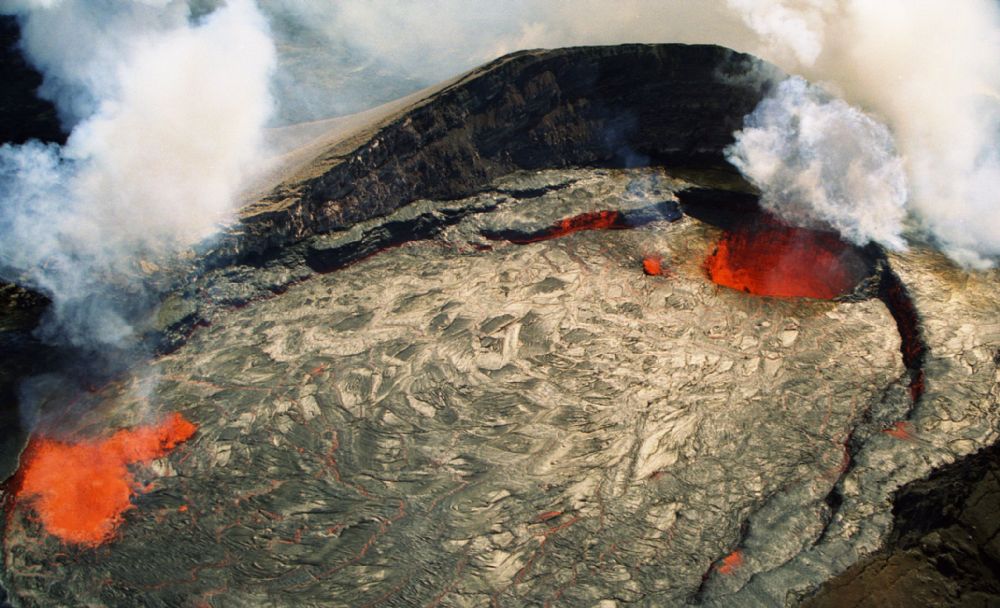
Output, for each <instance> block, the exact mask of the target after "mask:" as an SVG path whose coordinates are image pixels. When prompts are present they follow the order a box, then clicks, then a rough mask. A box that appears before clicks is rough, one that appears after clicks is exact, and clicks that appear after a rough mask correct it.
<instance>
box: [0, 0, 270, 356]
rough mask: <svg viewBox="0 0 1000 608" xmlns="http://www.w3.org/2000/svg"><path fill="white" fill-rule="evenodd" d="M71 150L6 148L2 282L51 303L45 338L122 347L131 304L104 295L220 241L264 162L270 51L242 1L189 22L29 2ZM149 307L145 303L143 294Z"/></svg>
mask: <svg viewBox="0 0 1000 608" xmlns="http://www.w3.org/2000/svg"><path fill="white" fill-rule="evenodd" d="M3 10H4V11H8V12H9V11H11V10H13V12H16V14H18V15H19V16H20V18H21V20H22V24H23V32H24V36H25V39H24V46H25V48H26V50H27V54H28V56H29V57H30V59H31V60H32V61H33V62H34V63H35V65H38V66H40V67H41V68H43V70H44V72H45V81H44V85H43V87H42V89H41V92H42V94H43V95H45V96H48V97H49V98H51V99H52V100H53V101H55V102H56V104H57V107H58V108H59V110H60V113H61V116H62V118H63V120H64V123H65V124H66V125H68V126H71V127H72V133H71V135H70V137H69V140H68V142H67V144H66V145H65V147H62V148H60V147H59V146H56V145H42V144H38V143H37V142H36V143H29V144H26V145H24V146H16V147H15V146H9V145H7V146H3V147H0V196H2V199H3V206H2V208H0V272H2V274H3V276H4V278H6V279H8V280H14V281H16V282H19V283H21V284H27V285H29V286H32V287H35V288H37V289H40V290H41V291H43V292H45V293H46V294H48V295H49V296H50V297H51V298H52V301H53V305H52V311H51V312H52V314H51V319H50V320H51V323H50V324H49V326H48V327H47V328H46V330H47V332H48V334H49V335H50V336H51V337H52V338H53V339H56V340H63V341H68V342H70V343H73V344H76V345H80V346H88V345H90V346H92V345H95V344H105V345H116V346H123V345H125V344H126V343H127V342H128V340H129V338H130V336H131V335H132V333H133V328H132V326H131V324H130V322H129V320H128V319H126V318H125V317H126V316H127V314H126V309H127V308H128V307H129V306H131V305H134V302H126V303H122V302H121V301H120V300H121V297H120V295H119V296H118V300H116V299H115V298H113V297H112V296H110V295H109V293H110V292H111V291H114V290H115V289H113V288H123V287H125V288H126V291H127V290H128V289H127V288H128V287H129V283H132V286H131V287H132V288H133V290H134V288H135V285H134V283H135V281H130V280H129V278H128V277H134V276H136V274H137V273H136V268H137V265H138V264H139V263H140V262H141V261H144V260H146V259H150V258H156V257H159V256H163V255H168V254H170V253H171V252H175V251H177V250H179V249H180V248H183V247H185V246H188V245H190V244H192V243H195V242H197V241H199V240H201V239H203V238H205V237H206V236H208V235H210V234H211V233H212V232H213V231H214V230H215V227H216V224H217V222H219V221H221V220H224V219H225V218H226V217H227V215H228V213H229V212H230V210H231V205H232V203H233V200H234V199H235V195H236V193H237V192H238V189H239V188H240V187H241V184H242V182H243V180H244V178H245V177H246V176H247V174H248V172H250V171H251V170H252V169H253V167H254V164H255V163H256V162H258V159H259V154H260V150H261V141H262V139H261V136H262V129H263V127H264V125H265V123H266V122H267V120H268V117H269V116H270V113H271V105H272V104H271V99H270V94H269V88H268V87H269V75H270V72H271V69H272V66H273V64H274V61H275V52H274V48H273V44H272V42H271V39H270V35H269V31H268V26H267V23H266V21H265V19H264V18H263V17H262V15H261V14H260V13H259V12H258V10H257V8H256V7H255V5H254V4H253V3H252V2H250V1H249V0H233V1H232V2H229V3H228V4H227V5H226V6H225V7H223V8H221V9H219V10H217V11H215V12H213V13H212V14H211V15H208V16H206V17H205V18H204V19H203V20H202V21H201V22H197V23H193V22H191V21H190V20H189V18H188V9H187V5H186V4H185V3H183V2H165V1H159V2H154V1H148V2H131V3H123V2H118V1H111V0H61V1H60V0H46V1H41V0H32V1H28V2H24V1H21V2H19V3H17V4H15V5H14V6H13V7H8V6H6V5H5V6H4V7H3ZM140 295H141V294H140Z"/></svg>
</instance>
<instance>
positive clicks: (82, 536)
mask: <svg viewBox="0 0 1000 608" xmlns="http://www.w3.org/2000/svg"><path fill="white" fill-rule="evenodd" d="M195 430H197V427H196V426H195V425H194V424H192V423H191V422H188V421H187V420H186V419H185V418H184V417H183V416H181V415H180V414H173V415H171V416H170V417H168V418H166V419H165V420H163V421H162V422H160V423H159V424H156V425H153V426H143V427H137V428H134V429H123V430H120V431H118V432H116V433H115V434H114V435H112V436H111V437H109V438H107V439H95V440H84V441H80V442H77V443H67V442H63V441H57V440H55V439H49V438H46V437H35V438H32V440H31V442H30V443H29V445H28V447H27V449H26V450H25V452H24V454H23V456H22V460H21V463H22V464H21V470H20V472H19V475H20V482H21V483H20V488H19V489H18V490H17V493H16V496H17V500H18V501H21V500H24V501H27V502H28V503H29V504H30V505H31V506H32V507H33V508H34V510H35V511H36V512H37V514H38V518H39V520H40V521H41V523H42V525H43V526H44V527H45V530H46V531H47V532H48V533H49V534H52V535H53V536H56V537H58V538H60V539H62V540H63V541H65V542H71V543H76V544H80V545H85V546H96V545H99V544H101V543H102V542H104V541H106V540H107V539H108V538H110V537H111V535H112V534H113V533H114V531H115V529H116V528H117V527H118V525H119V524H120V523H121V521H122V514H123V513H124V512H125V511H126V510H128V509H130V508H132V506H133V505H132V502H131V498H132V494H133V493H135V492H142V491H144V489H145V488H143V487H141V486H139V485H137V484H136V482H135V479H134V478H133V477H132V474H131V473H130V472H129V470H128V467H127V465H129V464H133V463H145V462H149V461H150V460H153V459H154V458H160V457H162V456H164V455H166V454H167V453H168V452H170V451H171V450H172V449H174V447H176V446H177V444H178V443H181V442H183V441H186V440H187V439H188V438H189V437H191V436H192V435H193V434H194V432H195Z"/></svg>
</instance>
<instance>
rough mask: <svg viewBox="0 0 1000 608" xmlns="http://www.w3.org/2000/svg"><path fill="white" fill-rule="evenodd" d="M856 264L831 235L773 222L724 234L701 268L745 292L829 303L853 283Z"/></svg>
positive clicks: (714, 278) (847, 248)
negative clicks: (829, 300) (826, 301)
mask: <svg viewBox="0 0 1000 608" xmlns="http://www.w3.org/2000/svg"><path fill="white" fill-rule="evenodd" d="M858 262H859V259H858V256H857V254H854V253H853V251H852V250H851V248H850V246H849V245H847V244H845V243H844V242H843V241H841V240H840V239H839V238H838V237H837V236H836V235H835V234H832V233H829V232H819V231H816V230H809V229H806V228H793V227H790V226H784V225H781V224H778V223H775V222H772V223H768V224H765V225H764V226H750V227H745V228H739V229H736V230H733V231H730V232H726V233H725V234H724V235H723V237H722V239H721V240H720V241H719V244H718V247H717V248H716V250H715V251H714V252H713V253H712V255H710V256H708V259H707V260H706V261H705V269H706V271H707V272H708V276H709V278H710V279H711V280H712V281H713V282H715V283H717V284H719V285H723V286H725V287H731V288H733V289H738V290H740V291H745V292H747V293H752V294H755V295H760V296H778V297H789V298H792V297H804V298H817V299H823V300H828V299H831V298H834V297H836V296H839V295H843V294H846V293H848V292H850V291H851V289H853V288H854V286H855V285H856V284H857V283H858V281H859V280H860V278H861V271H860V266H859V263H858Z"/></svg>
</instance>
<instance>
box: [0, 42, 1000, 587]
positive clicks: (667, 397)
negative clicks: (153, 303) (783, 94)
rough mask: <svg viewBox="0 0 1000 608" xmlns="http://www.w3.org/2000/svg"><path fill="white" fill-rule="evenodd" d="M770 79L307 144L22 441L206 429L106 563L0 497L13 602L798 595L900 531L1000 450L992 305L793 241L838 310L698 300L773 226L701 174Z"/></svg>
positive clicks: (12, 497)
mask: <svg viewBox="0 0 1000 608" xmlns="http://www.w3.org/2000/svg"><path fill="white" fill-rule="evenodd" d="M762 70H763V71H769V70H768V68H766V67H765V66H760V65H758V64H756V63H754V62H753V61H752V60H751V59H749V58H747V57H746V56H742V55H739V54H735V53H732V52H730V51H727V50H725V49H719V48H715V47H697V46H695V47H686V46H673V45H663V46H625V47H615V48H597V49H568V50H560V51H552V52H532V53H522V54H517V55H514V56H511V57H508V58H504V59H501V60H498V61H497V62H495V63H493V64H491V65H489V66H485V67H484V68H482V69H480V70H477V71H475V72H473V73H470V74H469V75H467V76H465V77H463V78H460V79H458V80H457V81H455V82H452V83H447V84H445V85H443V86H442V87H439V88H438V89H436V90H434V91H431V92H429V93H427V94H426V96H423V97H419V98H416V99H413V100H410V101H408V102H406V103H404V104H402V105H398V106H396V107H395V108H393V109H391V110H386V111H384V112H382V113H376V114H375V115H373V117H371V118H370V121H369V122H368V123H366V124H363V125H360V126H358V127H357V128H353V129H347V130H344V129H340V130H339V131H338V132H337V135H336V137H329V138H325V139H324V138H323V137H320V139H319V140H317V142H314V143H313V144H310V145H309V147H308V150H310V158H311V159H312V160H308V161H306V162H302V163H299V164H297V165H296V166H295V167H294V174H292V175H289V176H286V179H284V180H283V181H282V182H281V183H280V184H279V185H278V186H276V187H275V188H274V189H273V190H271V191H270V194H268V195H267V196H265V197H264V198H262V199H261V200H259V201H257V202H256V203H255V204H253V205H250V206H249V207H248V208H247V209H245V210H244V213H243V218H242V222H241V223H240V224H239V225H238V226H236V227H235V228H234V229H233V230H231V231H230V232H229V233H228V234H227V235H226V236H225V237H224V238H223V239H221V240H220V241H219V242H218V243H217V244H215V245H214V246H213V247H212V248H211V249H210V250H208V251H206V252H204V255H203V257H202V258H200V259H199V260H198V261H197V262H196V263H195V266H196V268H194V269H193V270H192V273H191V274H190V276H188V277H187V279H188V280H187V282H186V284H185V285H184V286H183V287H182V288H180V289H177V290H175V291H174V292H173V293H171V294H169V295H168V296H167V297H166V298H165V300H164V305H163V307H162V308H161V310H160V314H159V320H158V323H159V328H160V330H161V334H162V338H163V339H162V341H161V343H160V344H161V346H162V347H163V350H164V352H165V353H166V354H164V355H163V356H161V357H159V358H158V359H156V360H155V361H151V362H149V364H148V365H144V366H142V367H137V368H136V369H134V370H132V371H131V372H130V374H126V375H124V376H123V377H121V378H120V379H119V381H117V382H113V383H111V384H108V385H107V386H105V387H103V388H101V389H99V390H95V391H93V392H91V393H89V394H87V395H84V396H82V397H81V398H80V400H79V402H78V403H77V404H76V407H75V410H74V416H73V417H71V418H68V419H65V420H62V421H61V424H60V425H59V427H58V428H55V427H52V428H48V429H40V430H39V435H40V436H41V435H44V434H46V433H48V434H50V436H49V437H47V438H48V439H50V440H59V441H62V442H63V443H64V444H66V445H80V444H86V445H91V444H93V443H95V442H97V443H98V444H100V445H103V443H100V442H101V441H103V439H104V438H107V437H109V436H111V434H112V433H114V432H115V431H119V429H142V428H144V426H145V425H149V424H150V423H151V422H155V421H159V420H169V419H170V418H169V416H174V415H177V414H180V415H181V416H182V419H183V420H185V421H190V423H191V424H193V425H194V427H196V428H197V430H196V431H192V432H193V435H191V434H185V439H186V441H185V442H183V443H177V444H176V445H175V444H173V443H172V444H171V445H170V446H169V447H170V448H171V450H172V451H167V450H162V451H160V452H157V454H158V455H162V457H159V458H156V459H154V460H149V461H148V462H145V461H143V459H142V458H136V459H134V461H135V462H138V464H135V465H132V468H131V469H130V471H131V473H130V474H131V475H133V476H134V480H135V482H136V486H137V487H136V488H135V489H134V493H133V495H132V497H131V500H132V503H133V504H134V505H135V508H133V509H127V510H125V511H123V512H122V514H121V517H120V519H116V520H115V521H113V522H111V523H110V524H109V526H108V529H110V530H111V532H110V533H109V534H107V535H106V536H104V537H102V538H100V539H99V540H100V542H97V543H90V544H86V545H81V544H78V543H77V544H74V543H72V542H70V543H69V544H67V542H66V541H65V540H63V539H61V538H60V536H59V534H58V533H57V531H54V530H52V529H48V528H46V527H45V523H44V521H42V520H40V519H39V517H38V516H37V513H38V509H39V506H38V504H39V503H38V501H39V497H38V491H37V490H33V492H35V493H34V494H32V493H29V492H27V491H26V490H25V488H37V484H32V483H26V482H27V480H26V479H25V478H24V475H26V474H28V473H27V471H30V467H22V476H21V477H20V478H18V477H15V478H14V479H13V481H12V483H10V484H8V486H7V490H6V496H7V499H8V500H7V506H8V511H7V515H8V517H7V519H6V525H5V529H4V534H3V546H2V552H3V556H4V564H5V571H4V580H5V583H6V584H7V585H8V586H9V587H10V589H11V590H12V592H13V594H14V596H15V597H16V598H18V601H19V602H20V603H21V604H23V605H28V606H34V605H38V606H42V605H46V606H48V605H80V604H97V605H102V604H103V605H129V604H135V603H137V602H138V603H141V604H143V605H150V606H172V605H184V604H193V605H199V604H204V605H219V606H225V605H281V606H284V605H287V606H301V605H316V606H319V605H323V606H327V605H344V606H361V605H389V606H394V605H399V606H408V605H416V604H420V605H446V606H480V605H489V604H493V605H510V606H520V605H526V604H531V605H535V604H542V605H545V604H553V605H598V606H615V605H622V604H638V605H653V606H660V605H684V604H702V605H716V606H755V605H756V606H775V605H795V604H797V603H800V602H801V601H802V600H804V599H806V600H809V599H810V598H811V597H812V596H813V594H814V593H815V592H816V590H817V589H819V588H820V587H821V585H823V584H824V583H825V582H827V581H829V580H830V579H831V578H832V577H834V576H836V575H838V574H840V573H842V572H844V571H845V570H848V569H849V568H850V567H851V566H852V565H856V564H858V563H859V560H864V558H865V557H866V556H869V555H872V554H873V553H875V552H877V551H879V550H880V549H882V548H884V546H885V544H886V542H887V541H888V540H892V539H894V538H896V537H897V536H899V535H898V534H895V535H894V532H893V521H894V519H893V518H894V514H893V496H894V492H896V491H897V489H899V488H900V487H902V486H904V485H905V484H907V483H908V482H911V481H914V480H918V479H920V478H922V477H925V476H927V475H928V474H929V473H930V472H931V471H932V470H933V469H935V468H937V467H939V466H941V465H942V464H944V463H947V462H952V461H955V460H956V459H958V458H961V457H963V456H965V455H967V454H969V453H972V452H974V451H976V450H977V449H979V448H980V447H982V446H985V445H990V444H992V443H994V442H995V441H996V431H995V429H996V428H998V427H997V425H998V423H1000V416H998V413H997V410H996V405H997V396H998V393H1000V388H998V379H1000V372H998V371H997V370H998V366H1000V363H998V361H1000V357H998V356H997V355H996V353H997V349H998V348H1000V334H998V333H997V328H996V323H995V319H996V318H997V314H998V313H1000V310H998V309H1000V304H998V302H1000V298H998V297H997V296H1000V293H998V292H1000V284H998V282H997V277H996V276H995V273H993V274H989V273H986V274H977V275H967V274H964V273H962V272H961V271H959V270H958V269H956V268H954V267H952V266H950V265H948V264H947V263H946V262H945V261H944V260H943V258H942V257H941V256H940V255H938V254H936V253H934V252H933V251H931V250H929V249H926V248H923V247H920V246H915V247H914V248H913V249H912V250H911V251H910V252H908V253H905V254H893V255H888V256H887V255H886V254H884V253H882V252H880V251H877V250H874V249H870V250H866V251H860V250H857V249H855V248H851V247H847V246H837V247H833V246H832V245H830V239H831V238H832V237H831V236H830V235H829V234H819V235H813V236H809V235H807V234H806V233H798V232H796V231H784V232H781V233H780V234H782V235H783V238H787V239H788V241H789V243H790V242H791V241H792V240H794V241H795V243H796V246H805V247H808V246H810V243H822V244H824V254H823V256H822V259H823V260H824V264H822V265H816V267H814V268H809V267H807V265H803V264H801V263H793V264H781V263H780V262H781V260H780V256H781V247H774V246H769V247H768V249H767V260H777V261H776V262H775V263H774V264H772V265H773V266H775V267H777V268H781V269H783V270H782V272H784V273H785V274H784V275H782V277H781V279H782V283H781V284H782V285H787V284H789V283H795V284H807V285H809V286H811V287H810V292H816V291H817V290H815V289H812V286H816V285H820V286H823V287H829V291H824V290H818V291H821V292H823V295H824V296H827V295H829V296H832V298H831V299H813V298H798V297H797V298H781V297H768V296H762V295H757V294H755V293H748V292H746V291H742V290H734V289H729V288H726V287H721V286H719V285H716V284H715V283H713V282H712V281H711V280H710V277H709V272H707V270H706V260H713V259H714V260H719V259H720V247H722V246H723V245H725V244H726V243H730V244H731V243H734V242H736V241H735V240H734V237H733V235H734V234H736V235H744V236H740V237H739V238H740V239H746V238H750V237H747V236H745V235H750V234H755V233H754V232H753V231H752V230H750V231H745V232H741V230H742V229H743V228H747V227H748V226H749V227H751V228H753V227H754V226H757V228H758V230H757V233H761V232H762V233H764V234H769V233H768V232H767V231H768V230H770V231H772V233H773V232H774V231H777V230H780V229H779V228H777V227H775V226H773V225H771V224H766V223H759V222H761V220H760V218H759V217H758V216H759V212H758V210H757V209H756V204H755V200H754V196H753V192H752V190H750V189H749V188H748V187H747V185H746V184H745V183H744V182H742V180H740V179H739V178H738V176H735V175H734V174H733V173H732V172H731V171H727V170H726V168H725V167H724V166H721V165H720V163H721V155H720V154H721V149H722V148H723V147H724V146H725V145H726V144H727V143H728V142H729V141H731V137H732V131H733V130H734V129H735V128H737V127H738V126H739V125H740V123H741V121H742V116H743V115H744V114H745V113H746V112H748V111H749V110H751V109H752V108H753V106H754V105H755V104H756V101H757V100H758V99H759V96H760V94H761V88H760V87H759V86H758V85H756V84H754V83H756V82H758V80H756V79H755V78H754V77H753V76H755V75H759V73H760V71H762ZM631 165H637V167H630V166H631ZM638 166H641V167H638ZM755 222H758V223H757V224H755ZM762 225H766V226H767V229H766V230H760V229H759V228H760V226H762ZM789 235H791V236H789ZM809 239H813V240H809ZM739 242H740V243H741V246H740V247H738V248H737V247H730V248H729V249H726V254H727V256H729V257H732V258H733V259H731V260H730V259H728V258H727V262H726V264H727V265H728V267H736V266H739V264H738V262H740V260H738V259H736V258H738V257H740V256H743V257H745V256H748V255H753V254H754V251H755V248H754V247H753V246H752V245H753V244H752V241H746V242H744V241H743V240H741V241H739ZM782 242H784V241H782ZM789 243H785V245H788V244H789ZM783 246H784V245H783ZM787 251H795V247H790V248H788V249H787V250H785V252H786V254H787ZM737 252H738V253H737ZM734 256H735V257H734ZM749 266H750V267H754V268H759V267H760V266H762V264H757V265H756V266H755V265H753V264H750V265H749ZM827 270H830V271H831V272H832V271H836V280H835V281H834V280H832V279H831V280H829V281H825V280H824V279H823V276H822V275H823V273H824V272H826V271H827ZM803 273H811V274H809V276H802V275H803ZM831 276H833V275H831ZM844 277H849V278H850V280H849V281H847V280H845V279H844ZM846 283H853V286H851V285H846ZM755 285H756V283H755ZM748 291H752V290H748ZM167 351H169V352H168V353H167ZM185 428H188V427H185ZM119 432H120V431H119ZM161 447H162V446H161ZM26 458H27V459H30V458H31V453H30V451H29V453H28V454H26ZM147 460H148V459H147ZM130 462H131V461H130ZM77 466H81V467H85V466H87V463H79V464H78V465H77ZM928 504H930V503H928ZM77 506H78V505H77ZM904 511H905V509H904ZM911 511H912V509H911ZM907 512H910V511H907ZM911 519H912V518H911ZM95 545H96V546H95ZM844 588H846V587H845V586H844V585H839V586H836V588H835V589H833V591H827V592H826V593H834V594H835V593H837V592H838V590H842V589H844ZM831 597H832V598H833V600H829V598H831ZM838 597H846V596H843V595H842V596H837V595H832V596H823V595H821V596H819V597H816V598H812V599H811V600H810V601H816V602H822V601H834V603H835V602H836V600H837V598H838Z"/></svg>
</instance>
